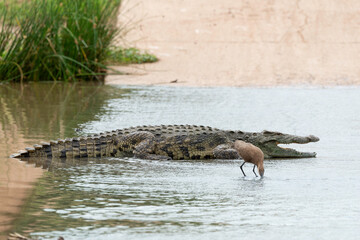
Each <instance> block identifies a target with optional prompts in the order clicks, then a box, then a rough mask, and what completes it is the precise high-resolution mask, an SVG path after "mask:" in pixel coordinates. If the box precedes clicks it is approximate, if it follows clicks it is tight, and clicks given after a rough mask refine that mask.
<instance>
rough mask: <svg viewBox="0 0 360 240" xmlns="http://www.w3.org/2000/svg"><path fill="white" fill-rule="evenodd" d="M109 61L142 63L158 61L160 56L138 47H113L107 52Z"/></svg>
mask: <svg viewBox="0 0 360 240" xmlns="http://www.w3.org/2000/svg"><path fill="white" fill-rule="evenodd" d="M107 61H108V62H109V63H117V64H131V63H137V64H141V63H153V62H157V61H158V58H157V57H156V56H155V55H153V54H149V53H147V52H141V51H140V50H139V49H137V48H121V47H113V48H111V49H110V50H109V51H108V53H107Z"/></svg>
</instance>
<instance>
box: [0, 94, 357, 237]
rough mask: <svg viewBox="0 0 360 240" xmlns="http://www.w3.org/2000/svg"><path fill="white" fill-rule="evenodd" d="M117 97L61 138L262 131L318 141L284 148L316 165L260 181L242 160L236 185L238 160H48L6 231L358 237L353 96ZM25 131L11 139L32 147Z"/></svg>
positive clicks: (292, 166)
mask: <svg viewBox="0 0 360 240" xmlns="http://www.w3.org/2000/svg"><path fill="white" fill-rule="evenodd" d="M114 89H115V92H117V91H119V94H120V95H119V96H116V97H109V98H107V99H105V100H103V101H101V104H99V106H98V107H97V109H96V110H94V111H90V112H91V113H93V115H91V114H89V112H88V113H87V114H84V116H83V117H82V114H83V112H78V113H77V117H78V119H81V121H79V120H77V121H75V122H72V124H70V122H68V123H66V124H64V128H65V129H68V131H69V132H68V135H71V136H73V135H86V134H89V133H97V132H101V131H108V130H113V129H116V128H122V127H128V126H133V125H145V124H199V125H210V126H213V127H218V128H223V129H239V130H245V131H262V130H263V129H267V130H276V131H281V132H285V133H291V134H298V135H308V134H314V135H316V136H318V137H320V139H321V140H320V142H318V143H312V144H307V145H303V146H297V145H294V146H291V147H295V148H296V149H299V150H302V151H315V152H317V153H318V157H317V158H310V159H284V160H268V161H266V162H265V178H264V179H258V178H255V177H254V176H253V174H252V172H251V170H252V166H250V164H249V165H248V166H246V165H245V166H246V168H245V171H246V172H247V173H248V176H247V177H245V178H244V177H242V175H241V172H240V170H239V165H240V162H241V161H220V160H218V161H146V160H139V159H134V158H122V159H116V158H106V159H88V160H86V161H75V162H74V161H68V162H66V163H57V162H53V163H52V165H53V167H52V168H51V171H49V172H47V173H46V174H45V175H44V176H43V177H42V178H41V179H40V180H39V182H38V183H37V185H36V187H35V189H34V191H33V193H32V195H31V196H30V197H29V199H28V200H27V202H26V204H25V205H24V207H23V210H22V212H21V215H20V217H18V218H17V220H16V222H15V227H14V229H13V230H15V231H20V232H25V233H26V232H32V233H31V235H32V236H41V237H42V238H43V239H54V238H55V237H58V236H60V235H61V236H63V237H65V239H84V238H85V237H86V238H87V239H99V238H101V239H120V238H124V239H143V238H146V239H168V238H171V239H184V238H188V239H235V238H236V239H238V238H245V239H248V238H251V239H264V238H266V239H288V238H291V239H313V238H316V239H357V235H358V234H359V233H360V223H359V221H358V220H359V219H360V204H359V201H360V162H359V160H358V156H359V154H360V149H359V143H360V124H359V123H360V116H359V114H358V113H359V110H360V95H359V91H360V88H351V87H349V88H264V89H262V88H256V89H254V88H170V87H114ZM75 104H76V103H75ZM91 107H92V106H91V105H88V108H89V109H91ZM39 111H40V110H39ZM38 129H41V127H40V128H38ZM74 129H77V130H78V131H76V132H75V131H74ZM29 130H31V129H26V128H25V129H22V128H21V129H20V130H18V131H20V133H21V134H23V136H24V138H25V139H27V138H29V139H33V138H34V136H31V137H27V136H28V135H27V133H28V132H30V131H29ZM39 132H41V130H39ZM41 134H43V135H41V137H42V138H43V140H49V139H50V138H53V137H57V135H56V134H55V133H51V134H48V135H46V131H43V132H41ZM38 135H40V134H39V133H38ZM61 137H64V136H61ZM66 137H67V136H66ZM31 141H33V140H31ZM1 144H4V143H1ZM1 157H5V156H1ZM14 161H16V160H14Z"/></svg>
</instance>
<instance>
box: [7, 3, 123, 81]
mask: <svg viewBox="0 0 360 240" xmlns="http://www.w3.org/2000/svg"><path fill="white" fill-rule="evenodd" d="M5 3H6V2H4V3H2V7H1V9H0V81H1V80H3V81H4V80H5V81H23V80H25V81H27V80H32V81H38V80H66V81H75V80H93V79H103V78H104V75H105V70H106V68H107V67H106V66H105V62H106V59H107V57H108V55H109V51H110V49H111V45H112V42H113V39H114V38H115V37H117V36H119V34H120V33H121V28H118V27H117V26H116V19H117V15H118V10H119V8H120V5H121V0H111V1H108V0H31V1H25V2H23V3H22V4H20V5H19V4H15V3H13V4H12V3H9V4H5ZM14 9H16V11H15V10H14ZM19 13H20V14H21V15H19Z"/></svg>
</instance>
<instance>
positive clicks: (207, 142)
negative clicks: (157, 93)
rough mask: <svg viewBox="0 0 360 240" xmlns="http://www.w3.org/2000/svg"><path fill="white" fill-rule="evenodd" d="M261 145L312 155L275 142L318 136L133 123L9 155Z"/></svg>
mask: <svg viewBox="0 0 360 240" xmlns="http://www.w3.org/2000/svg"><path fill="white" fill-rule="evenodd" d="M236 140H242V141H245V142H248V143H251V144H253V145H255V146H257V147H259V148H260V149H261V150H262V151H263V153H264V157H265V158H311V157H315V156H316V153H315V152H299V151H296V150H295V149H291V148H282V147H280V146H278V144H292V143H297V144H306V143H310V142H317V141H319V138H318V137H316V136H313V135H309V136H305V137H302V136H296V135H291V134H284V133H280V132H273V131H266V130H265V131H262V132H243V131H232V130H221V129H218V128H212V127H209V126H198V125H158V126H137V127H130V128H124V129H118V130H113V131H111V132H105V133H101V134H94V135H90V136H87V137H76V138H67V139H58V140H56V141H55V140H52V141H50V142H42V143H41V144H36V145H34V147H29V148H25V150H21V151H19V153H15V154H13V155H11V156H10V157H12V158H30V157H37V158H39V157H46V158H92V157H106V156H107V157H111V156H118V154H120V153H128V154H132V155H133V156H134V157H136V158H141V159H159V160H170V159H174V160H175V159H178V160H181V159H188V160H191V159H238V158H240V156H239V154H238V152H237V151H236V150H235V149H234V142H235V141H236Z"/></svg>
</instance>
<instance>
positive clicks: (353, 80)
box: [106, 0, 360, 87]
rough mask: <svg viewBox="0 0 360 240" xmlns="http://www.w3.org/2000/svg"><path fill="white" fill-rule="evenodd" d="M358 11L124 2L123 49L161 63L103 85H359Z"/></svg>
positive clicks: (277, 4)
mask: <svg viewBox="0 0 360 240" xmlns="http://www.w3.org/2000/svg"><path fill="white" fill-rule="evenodd" d="M357 10H360V4H358V3H357V2H356V1H355V0H350V1H349V2H346V3H344V2H338V1H335V0H332V1H330V2H329V1H319V2H316V3H313V2H312V1H310V0H302V1H298V2H283V1H277V0H276V1H271V2H267V3H264V2H258V1H253V2H239V1H235V0H225V1H222V2H219V1H216V0H208V1H205V0H199V1H196V2H193V1H190V0H184V1H181V2H169V1H166V0H159V1H156V2H146V1H145V2H144V1H140V0H134V1H131V2H125V4H124V6H123V9H122V13H120V16H119V22H120V24H121V23H122V22H129V19H130V20H132V22H133V23H134V24H132V25H134V26H132V29H133V30H132V31H131V32H129V33H128V34H127V36H126V41H127V43H130V44H131V45H132V46H134V45H135V47H137V48H139V49H144V50H145V51H148V52H150V53H152V54H155V55H156V56H157V57H158V58H159V59H160V61H159V62H156V63H151V64H144V65H140V66H139V65H129V66H120V67H114V68H115V69H116V70H118V71H121V72H124V73H126V75H121V76H111V75H110V76H108V77H107V79H106V83H109V84H119V85H120V84H126V85H164V84H168V85H180V86H236V87H244V86H255V87H258V86H293V85H305V86H308V85H315V86H327V85H329V86H339V85H340V86H342V85H344V86H349V85H360V71H359V70H358V66H357V62H358V61H359V60H360V38H359V37H358V36H359V34H357V31H354V29H357V24H356V23H357V22H358V21H360V16H359V15H356V14H355V12H356V11H357ZM135 23H136V24H135ZM125 44H126V43H125ZM172 81H177V83H173V84H172V83H170V82H172Z"/></svg>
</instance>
